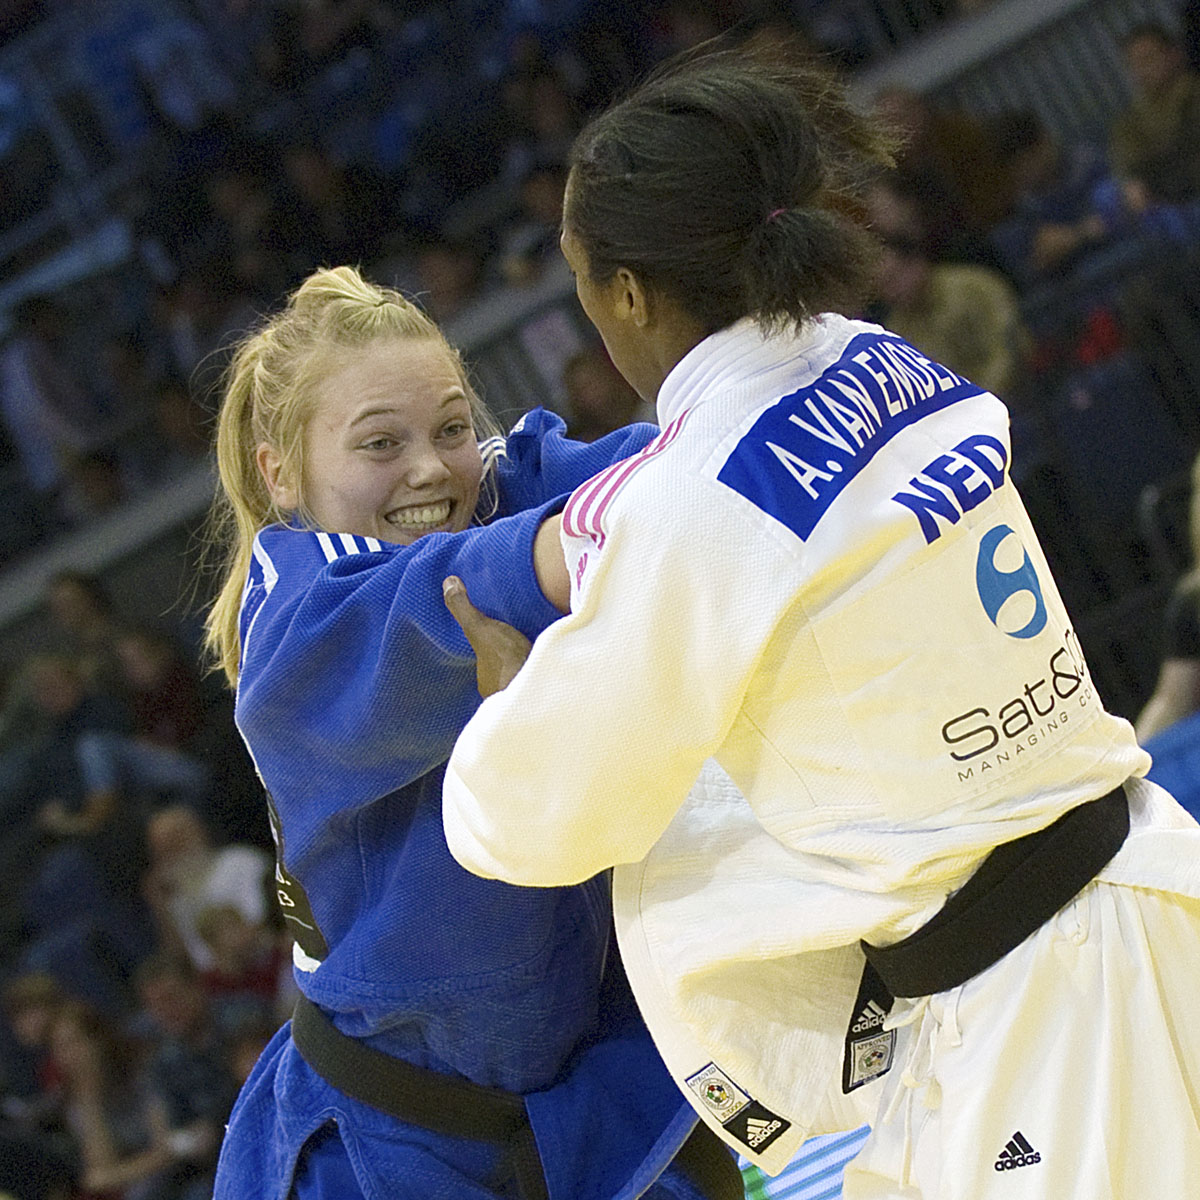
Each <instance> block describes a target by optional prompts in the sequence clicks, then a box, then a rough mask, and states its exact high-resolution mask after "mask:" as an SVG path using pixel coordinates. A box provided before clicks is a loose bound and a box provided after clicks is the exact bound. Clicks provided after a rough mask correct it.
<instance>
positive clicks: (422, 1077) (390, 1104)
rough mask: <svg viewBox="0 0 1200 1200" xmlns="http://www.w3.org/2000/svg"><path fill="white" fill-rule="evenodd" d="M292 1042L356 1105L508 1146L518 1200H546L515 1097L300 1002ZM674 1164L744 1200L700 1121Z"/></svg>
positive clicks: (706, 1187) (713, 1198) (721, 1150)
mask: <svg viewBox="0 0 1200 1200" xmlns="http://www.w3.org/2000/svg"><path fill="white" fill-rule="evenodd" d="M292 1041H294V1042H295V1043H296V1049H297V1050H299V1051H300V1054H301V1056H302V1057H303V1058H304V1061H305V1062H306V1063H308V1065H309V1066H310V1067H312V1069H313V1070H314V1071H316V1073H317V1074H318V1075H320V1076H321V1078H322V1079H324V1080H325V1082H326V1083H328V1084H330V1085H331V1086H333V1087H335V1088H337V1090H338V1091H339V1092H343V1093H344V1094H345V1095H347V1096H350V1097H351V1098H352V1099H354V1100H359V1101H361V1102H362V1103H363V1104H368V1105H370V1106H371V1107H372V1108H375V1109H378V1110H379V1111H380V1112H385V1113H387V1114H388V1115H389V1116H392V1117H395V1118H396V1119H397V1120H398V1121H404V1122H406V1123H407V1124H409V1125H416V1126H417V1127H419V1128H421V1129H428V1130H431V1131H432V1132H433V1133H440V1134H444V1135H446V1136H449V1137H461V1138H471V1139H473V1140H474V1141H480V1142H488V1143H491V1144H493V1145H500V1146H504V1147H506V1148H507V1150H508V1155H507V1157H506V1169H507V1170H508V1171H509V1172H510V1173H511V1175H512V1177H513V1178H514V1179H515V1180H516V1181H517V1184H518V1186H519V1187H520V1189H521V1196H522V1197H523V1200H546V1194H547V1193H546V1180H545V1176H544V1174H543V1172H542V1161H541V1158H540V1156H539V1155H538V1150H537V1143H536V1141H535V1140H534V1136H533V1129H532V1128H531V1127H530V1124H529V1115H528V1113H527V1112H526V1109H525V1101H524V1100H523V1099H522V1098H521V1097H520V1096H518V1095H516V1094H515V1093H513V1092H505V1091H502V1090H500V1089H499V1088H489V1087H482V1086H481V1085H480V1084H477V1083H472V1082H471V1081H470V1080H469V1079H462V1078H460V1077H458V1076H452V1075H443V1074H441V1073H440V1072H438V1071H428V1070H425V1069H424V1068H423V1067H414V1066H413V1065H412V1063H407V1062H405V1061H404V1060H403V1059H400V1058H393V1057H392V1056H391V1055H390V1054H383V1053H382V1052H380V1051H379V1050H375V1049H373V1048H372V1047H370V1046H367V1045H364V1044H363V1043H362V1042H360V1041H359V1040H358V1039H357V1038H352V1037H349V1036H347V1035H346V1034H344V1033H342V1032H341V1031H340V1030H339V1029H338V1028H337V1027H336V1026H335V1025H334V1024H333V1022H332V1021H330V1019H329V1018H328V1017H327V1016H326V1015H325V1014H324V1013H323V1012H322V1011H321V1010H320V1009H319V1008H318V1007H317V1006H316V1005H315V1004H313V1003H312V1001H310V1000H308V999H306V998H305V997H304V996H300V997H298V998H297V1000H296V1008H295V1011H294V1012H293V1014H292ZM675 1162H676V1164H677V1165H678V1167H679V1168H680V1170H682V1172H683V1173H684V1174H685V1175H687V1176H688V1178H689V1179H690V1180H691V1181H692V1182H693V1183H695V1184H697V1185H698V1186H699V1187H700V1189H701V1193H702V1195H704V1196H706V1197H707V1198H708V1200H735V1198H736V1200H741V1196H742V1174H741V1171H740V1170H739V1168H738V1165H737V1160H736V1159H735V1158H734V1157H733V1155H732V1154H731V1153H730V1152H729V1150H728V1149H727V1148H726V1146H725V1144H724V1143H723V1142H722V1141H721V1139H720V1138H718V1137H717V1136H716V1134H714V1133H712V1132H711V1131H710V1130H709V1128H708V1126H706V1125H705V1124H704V1123H703V1122H700V1123H699V1124H698V1125H697V1126H696V1128H695V1130H693V1132H692V1134H691V1136H690V1137H689V1138H688V1139H687V1141H686V1142H684V1144H683V1146H682V1148H681V1149H680V1151H679V1153H678V1155H677V1156H676V1158H675Z"/></svg>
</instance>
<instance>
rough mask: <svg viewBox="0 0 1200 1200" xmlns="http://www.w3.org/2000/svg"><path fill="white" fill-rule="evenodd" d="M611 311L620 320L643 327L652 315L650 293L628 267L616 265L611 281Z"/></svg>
mask: <svg viewBox="0 0 1200 1200" xmlns="http://www.w3.org/2000/svg"><path fill="white" fill-rule="evenodd" d="M612 303H613V312H614V315H615V316H616V318H617V319H618V320H620V321H632V322H633V324H634V325H636V326H637V327H638V328H639V329H644V328H645V327H646V326H647V325H648V324H649V323H650V320H651V317H652V315H653V310H652V306H651V303H650V293H649V292H648V291H647V290H646V288H645V287H644V286H643V284H642V281H641V280H640V279H639V278H638V277H637V276H636V275H635V274H634V273H633V272H632V271H631V270H630V269H629V268H628V267H618V268H617V273H616V274H615V275H614V276H613V281H612Z"/></svg>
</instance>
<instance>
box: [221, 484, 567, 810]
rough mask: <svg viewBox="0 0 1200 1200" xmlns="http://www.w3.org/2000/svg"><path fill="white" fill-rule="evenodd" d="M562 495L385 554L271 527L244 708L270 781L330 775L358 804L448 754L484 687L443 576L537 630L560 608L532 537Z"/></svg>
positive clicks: (273, 784)
mask: <svg viewBox="0 0 1200 1200" xmlns="http://www.w3.org/2000/svg"><path fill="white" fill-rule="evenodd" d="M560 505H561V499H559V500H556V501H552V502H550V503H549V504H546V505H543V506H540V507H538V508H535V509H531V510H530V511H528V512H525V513H521V514H519V515H516V516H514V517H510V518H508V519H506V520H501V521H496V522H494V523H493V524H491V525H488V526H484V527H482V528H475V529H470V530H467V531H465V532H463V533H458V534H430V535H429V536H427V537H424V538H421V539H420V540H419V541H417V542H416V543H414V544H413V545H411V546H404V547H401V546H383V547H382V548H381V549H379V550H375V551H370V550H367V549H366V545H365V542H364V539H362V538H349V537H347V536H337V535H334V536H330V535H328V534H318V533H314V532H311V531H307V530H299V529H285V528H278V527H277V528H273V529H269V530H265V531H264V532H263V533H262V534H260V536H259V541H258V549H257V553H258V554H259V555H260V557H261V558H263V559H265V560H266V561H267V563H268V564H269V570H266V571H265V572H264V571H263V570H259V571H257V572H255V573H253V574H252V576H251V587H250V589H249V591H248V594H247V596H246V599H245V601H244V604H243V608H244V610H247V611H251V610H252V611H253V612H254V615H253V618H252V620H250V621H248V622H247V626H246V633H245V641H244V649H243V658H242V669H241V674H240V679H239V684H238V699H237V709H236V718H237V724H238V727H239V729H240V730H241V731H242V734H243V736H244V737H245V739H246V741H247V743H248V745H249V746H250V749H251V752H252V753H253V755H254V757H255V761H256V763H257V764H258V767H259V770H260V772H262V774H263V778H264V780H265V781H266V782H267V785H268V787H269V788H272V789H279V790H280V791H284V792H290V790H291V787H294V788H295V789H296V791H297V792H298V793H299V794H311V792H312V789H313V787H314V785H315V786H317V787H320V786H321V783H322V781H327V784H328V788H329V789H330V794H331V795H334V794H336V796H337V804H338V806H339V807H343V806H344V807H352V806H355V805H357V804H360V803H365V802H367V801H369V800H371V799H374V798H375V797H377V796H381V795H384V794H386V793H388V792H390V791H393V790H395V789H396V788H398V787H402V786H403V785H404V784H406V783H408V782H410V781H411V780H413V779H415V778H417V777H418V776H420V775H423V774H425V773H426V772H427V771H429V770H431V769H432V768H433V767H435V766H437V765H438V764H439V763H441V762H443V761H444V760H445V759H446V757H447V756H448V755H449V753H450V749H451V747H452V746H453V744H454V738H455V736H456V734H457V733H458V731H459V730H460V729H461V728H462V726H463V725H464V724H465V723H466V721H467V719H468V718H469V717H470V715H471V713H472V712H473V711H474V710H475V707H476V706H477V705H478V704H479V694H478V691H477V690H476V683H475V659H474V655H473V653H472V651H471V648H470V646H469V645H468V644H467V640H466V638H465V637H464V636H463V633H462V631H461V630H460V629H459V627H458V624H457V622H456V621H455V620H454V618H453V617H452V616H451V615H450V613H449V611H448V610H447V609H446V607H445V604H444V602H443V600H442V580H443V579H445V577H446V576H447V575H452V574H453V575H459V576H461V578H462V579H463V580H464V582H465V583H466V585H467V588H468V591H469V593H470V595H471V597H472V599H473V600H474V601H475V602H476V604H477V605H478V606H479V607H480V608H481V609H483V610H484V611H485V612H488V613H489V614H491V615H494V616H496V617H498V618H500V619H501V620H504V621H507V622H508V623H509V624H512V625H515V626H516V627H517V628H518V629H520V630H521V632H522V633H524V634H525V635H526V636H527V637H529V638H534V637H536V636H537V634H538V633H539V632H540V631H541V630H542V629H544V628H545V627H546V626H547V625H549V624H550V623H551V622H552V621H553V620H555V619H556V618H557V617H558V616H559V613H558V611H557V610H556V609H555V608H554V607H553V606H552V605H551V604H550V603H549V601H547V600H546V598H545V597H544V596H543V595H542V592H541V589H540V588H539V587H538V584H537V579H536V577H535V575H534V572H533V561H532V556H533V539H534V535H535V534H536V532H537V529H538V526H539V525H540V524H541V522H542V520H543V519H544V518H545V516H546V515H547V514H548V513H550V512H552V511H554V510H555V509H557V508H558V507H559V506H560ZM376 545H378V543H376ZM327 560H329V561H327ZM256 578H261V579H263V582H258V583H255V582H254V581H255V579H256ZM266 578H270V580H271V588H270V592H269V594H267V595H265V596H264V595H262V594H261V593H264V592H266V590H267V588H266V582H265V579H266ZM256 590H257V591H258V592H259V593H260V594H258V595H256V594H255V592H256ZM289 785H291V787H289Z"/></svg>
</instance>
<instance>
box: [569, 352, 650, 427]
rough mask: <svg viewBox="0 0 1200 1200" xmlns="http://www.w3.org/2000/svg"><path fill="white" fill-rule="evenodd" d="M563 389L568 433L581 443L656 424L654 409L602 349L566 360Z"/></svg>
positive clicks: (579, 354) (579, 353)
mask: <svg viewBox="0 0 1200 1200" xmlns="http://www.w3.org/2000/svg"><path fill="white" fill-rule="evenodd" d="M563 385H564V388H565V390H566V396H567V409H568V411H567V432H568V434H569V435H570V436H571V437H573V438H576V439H578V440H579V441H581V442H594V441H595V440H596V439H597V438H598V437H603V436H604V435H605V434H606V433H612V432H613V431H614V430H617V429H621V428H623V427H624V426H626V425H632V424H633V423H634V422H635V421H648V422H649V423H650V424H655V423H656V422H657V417H656V415H655V412H654V406H653V405H652V404H647V403H646V402H645V401H644V400H642V398H641V397H640V396H639V395H638V394H637V392H635V391H634V390H633V388H631V387H630V386H629V384H628V382H627V381H626V379H625V376H624V375H622V374H621V372H620V371H618V370H617V368H616V367H615V366H613V361H612V359H611V358H609V357H608V351H607V350H605V349H604V347H603V346H601V345H591V346H587V347H585V348H584V349H582V350H580V351H579V352H578V353H577V354H573V355H572V356H571V357H570V358H569V359H568V360H567V365H566V366H565V367H564V368H563Z"/></svg>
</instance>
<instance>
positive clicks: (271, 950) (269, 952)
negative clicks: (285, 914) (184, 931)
mask: <svg viewBox="0 0 1200 1200" xmlns="http://www.w3.org/2000/svg"><path fill="white" fill-rule="evenodd" d="M196 929H197V931H198V932H199V934H200V936H201V937H202V938H203V939H204V944H205V945H206V946H207V947H208V950H209V952H210V953H211V955H212V963H211V965H210V966H208V967H206V968H205V969H204V970H202V971H201V972H200V981H201V984H202V985H203V987H204V990H205V992H206V993H207V994H208V997H209V999H210V1001H211V1003H212V1007H213V1013H214V1016H215V1019H216V1022H217V1024H218V1025H219V1026H220V1027H221V1028H222V1029H223V1030H225V1031H226V1032H227V1033H228V1034H230V1036H232V1035H233V1034H235V1033H236V1032H238V1031H239V1030H241V1029H243V1028H246V1027H249V1026H254V1025H261V1024H262V1023H264V1022H270V1023H271V1032H272V1033H273V1032H274V1031H275V1030H276V1029H278V1028H279V1026H280V1025H281V1024H283V1022H284V1021H286V1020H287V1019H288V1017H290V1016H291V1010H292V1008H293V1006H294V1004H295V1000H296V989H295V986H294V984H293V983H292V979H291V962H292V953H291V939H290V938H288V937H287V936H286V934H281V933H280V932H278V931H276V930H273V929H271V928H269V927H268V926H267V925H265V924H263V923H261V922H256V921H252V920H248V919H247V917H246V915H245V913H243V912H242V911H241V909H239V908H238V907H237V906H236V905H233V904H214V905H212V906H211V907H209V908H205V909H203V910H201V912H200V914H199V916H197V918H196Z"/></svg>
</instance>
